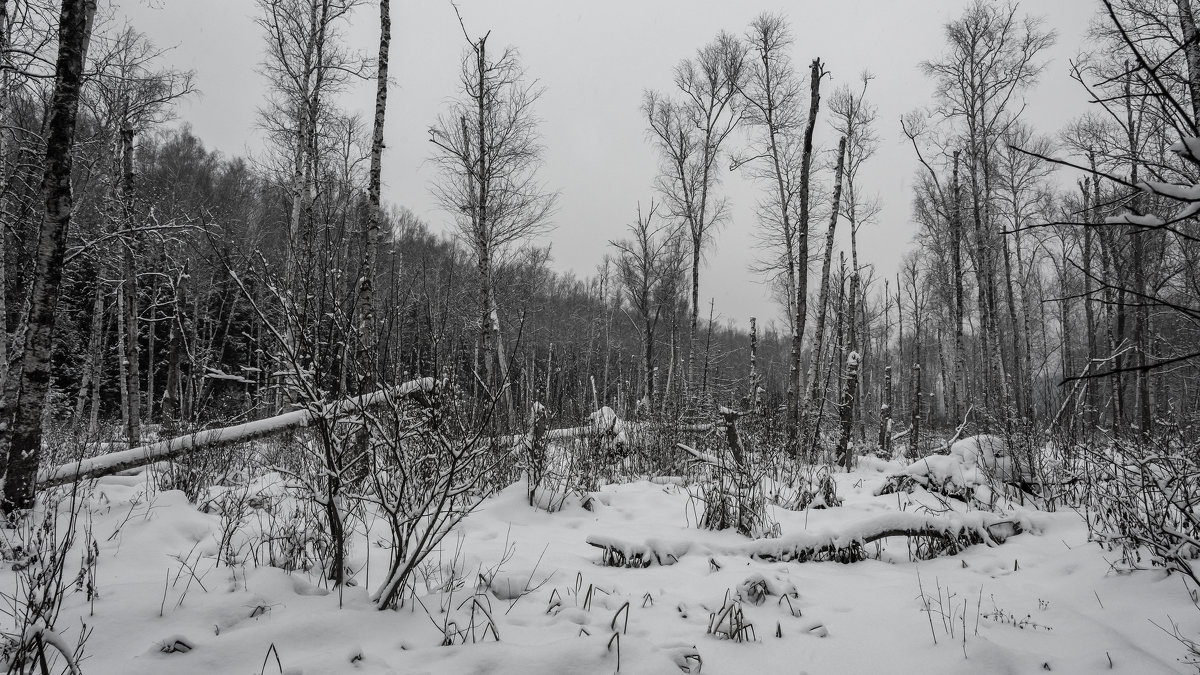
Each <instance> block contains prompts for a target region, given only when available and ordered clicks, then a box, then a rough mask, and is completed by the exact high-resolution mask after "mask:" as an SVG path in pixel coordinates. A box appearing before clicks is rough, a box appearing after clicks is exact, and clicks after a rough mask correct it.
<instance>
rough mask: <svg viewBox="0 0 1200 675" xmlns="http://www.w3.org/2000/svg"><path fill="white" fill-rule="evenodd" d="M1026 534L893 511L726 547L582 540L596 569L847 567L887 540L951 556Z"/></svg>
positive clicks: (962, 516) (1018, 526) (1002, 523)
mask: <svg viewBox="0 0 1200 675" xmlns="http://www.w3.org/2000/svg"><path fill="white" fill-rule="evenodd" d="M1027 529H1028V527H1027V524H1025V523H1023V522H1022V521H1021V520H1020V519H1017V518H1009V517H1004V516H1000V515H997V514H994V513H987V512H984V511H975V512H971V513H956V514H953V515H948V516H934V515H926V514H918V513H911V512H904V511H897V512H894V513H888V514H884V515H879V516H875V517H874V518H869V519H867V520H863V521H860V522H858V523H855V524H852V525H850V526H848V527H846V528H844V529H842V530H841V531H839V532H820V533H809V532H800V533H798V534H794V535H791V536H785V537H777V538H771V539H756V540H754V541H749V542H746V543H743V544H735V545H732V546H728V545H725V546H722V545H717V544H704V543H699V542H695V541H676V542H668V541H664V540H659V539H648V540H646V541H645V542H631V541H626V540H622V539H619V538H616V537H609V536H596V535H593V536H589V537H588V538H587V540H586V541H587V543H588V544H589V545H591V546H595V547H596V548H598V549H601V550H602V551H603V552H604V553H603V557H602V559H601V564H603V565H608V566H617V567H648V566H650V565H651V564H654V563H657V564H659V565H673V564H675V563H677V562H679V559H680V558H682V557H683V556H685V555H707V556H713V555H725V556H745V557H749V558H756V559H759V560H767V561H771V562H805V561H820V560H838V561H841V562H851V561H854V560H861V559H862V558H863V553H862V547H863V546H865V545H867V544H869V543H871V542H874V541H878V540H880V539H886V538H888V537H910V538H912V537H923V538H928V539H937V540H940V541H941V542H942V543H943V544H944V545H945V550H946V551H948V552H950V553H957V552H959V551H961V550H962V549H963V548H965V547H967V546H970V545H972V544H986V545H988V546H998V545H1000V544H1002V543H1004V541H1005V540H1006V539H1008V538H1009V537H1011V536H1013V535H1016V534H1020V533H1021V532H1024V531H1026V530H1027Z"/></svg>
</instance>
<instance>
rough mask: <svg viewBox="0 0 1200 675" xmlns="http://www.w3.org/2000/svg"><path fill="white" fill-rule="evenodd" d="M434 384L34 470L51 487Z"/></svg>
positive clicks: (338, 413) (427, 380) (424, 381)
mask: <svg viewBox="0 0 1200 675" xmlns="http://www.w3.org/2000/svg"><path fill="white" fill-rule="evenodd" d="M435 386H436V382H435V380H434V379H433V378H432V377H423V378H421V379H418V380H411V381H409V382H405V383H403V384H400V385H397V386H395V387H391V388H388V389H381V390H379V391H375V392H372V393H370V394H363V395H362V396H356V397H354V398H349V399H345V400H342V401H339V402H337V403H334V404H331V405H327V406H324V407H322V408H317V409H308V408H306V409H303V410H293V411H292V412H287V413H284V414H282V415H276V416H275V417H268V418H266V419H262V420H256V421H254V422H247V423H245V424H239V425H236V426H232V427H224V428H221V429H207V430H205V431H198V432H196V433H194V434H188V435H187V436H180V437H178V438H172V439H170V440H166V441H160V442H158V443H151V444H149V445H144V446H141V447H138V448H131V449H129V450H123V451H121V452H114V453H110V454H107V455H100V456H99V457H91V458H89V459H83V460H80V461H78V462H70V463H67V464H61V465H59V466H57V467H54V468H52V469H45V470H43V471H41V472H40V473H39V474H38V480H37V484H38V487H39V488H48V487H54V486H55V485H63V484H64V483H70V482H72V481H76V480H82V479H85V478H96V477H99V476H107V475H111V474H114V473H119V472H121V471H125V470H127V469H134V468H137V467H141V466H146V465H147V464H153V463H154V462H161V461H164V460H169V459H175V458H176V457H181V456H183V455H187V454H189V453H191V452H194V451H197V450H211V449H213V448H220V447H223V446H226V445H233V444H235V443H245V442H247V441H251V440H254V439H256V438H263V437H265V436H270V435H272V434H277V433H279V432H281V431H285V430H287V429H292V428H295V427H304V426H308V425H309V424H311V423H312V422H314V421H315V420H317V419H322V418H325V419H329V418H338V417H342V416H344V415H349V414H353V413H355V412H357V411H359V410H363V409H365V408H370V407H372V406H375V405H378V404H380V403H383V402H385V401H387V400H389V399H395V398H404V397H408V396H415V395H420V394H424V393H428V392H432V391H433V390H434V388H435Z"/></svg>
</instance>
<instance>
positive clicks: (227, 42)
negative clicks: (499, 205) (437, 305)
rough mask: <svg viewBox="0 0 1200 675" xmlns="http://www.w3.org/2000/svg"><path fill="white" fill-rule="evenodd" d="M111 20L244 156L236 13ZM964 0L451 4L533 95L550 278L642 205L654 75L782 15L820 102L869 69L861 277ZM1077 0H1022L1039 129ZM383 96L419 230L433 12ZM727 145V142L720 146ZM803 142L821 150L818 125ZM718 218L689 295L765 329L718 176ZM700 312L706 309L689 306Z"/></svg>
mask: <svg viewBox="0 0 1200 675" xmlns="http://www.w3.org/2000/svg"><path fill="white" fill-rule="evenodd" d="M115 2H117V4H119V5H120V9H119V13H120V14H123V15H125V16H127V17H128V20H129V21H130V23H132V24H133V25H134V26H135V27H136V28H138V29H139V30H141V31H142V32H144V33H146V34H148V35H149V36H150V37H151V38H152V39H153V40H154V41H155V42H156V44H158V45H159V46H160V47H172V48H173V49H172V51H170V52H169V53H168V54H167V56H166V57H165V58H166V60H167V61H168V62H169V63H170V64H171V65H173V66H174V67H177V68H182V69H189V68H190V69H194V70H195V71H196V80H197V83H198V86H199V88H200V90H201V93H200V95H199V96H197V97H195V98H193V99H191V100H190V101H188V102H186V103H184V104H182V106H181V109H180V112H179V117H180V119H181V121H187V122H188V123H190V124H191V125H192V127H193V129H194V132H195V133H196V134H197V135H198V136H199V137H200V138H201V139H202V140H203V141H204V142H205V143H206V144H207V145H209V146H210V147H213V148H216V149H218V150H220V151H222V152H224V153H226V154H231V155H232V154H240V155H245V154H249V153H258V152H260V150H261V148H262V139H261V134H260V132H259V130H258V129H257V128H256V125H255V124H256V111H257V108H258V106H259V105H260V104H261V100H262V96H263V91H264V89H265V83H264V81H263V79H262V77H261V76H260V75H259V74H258V73H257V70H258V64H259V62H260V61H261V60H262V53H263V50H262V36H261V34H260V31H259V29H258V27H257V26H256V25H255V23H254V14H255V12H256V4H255V3H254V2H253V0H115ZM966 4H967V2H966V0H917V1H910V2H903V1H899V0H823V1H821V2H815V1H811V0H810V1H807V2H787V3H783V2H777V1H776V2H770V1H761V2H760V1H756V0H749V1H744V2H733V1H732V0H669V1H660V0H641V1H637V0H590V1H587V2H579V1H574V0H504V1H500V0H459V2H458V5H459V8H460V10H461V12H462V14H463V17H464V19H465V21H466V25H467V28H468V30H469V31H470V33H471V35H472V36H473V37H474V36H477V35H482V34H483V33H484V32H486V31H489V30H490V31H491V37H490V38H489V45H494V47H493V48H498V47H500V46H502V45H512V46H515V47H517V48H518V49H519V50H520V52H521V55H522V58H523V61H524V63H525V66H526V70H527V73H528V74H529V76H531V77H533V78H537V79H538V80H539V81H540V83H541V84H542V85H543V86H544V87H545V90H546V91H545V94H544V96H543V98H542V99H541V100H540V101H539V103H538V106H537V114H538V115H539V116H540V117H541V119H542V125H541V131H542V136H543V140H544V143H545V146H546V154H545V166H544V168H543V170H542V174H541V175H542V178H543V180H544V181H545V182H546V184H547V185H548V186H549V187H551V188H553V189H557V190H559V191H560V193H561V197H560V202H559V204H560V207H559V210H558V212H557V214H556V216H555V218H554V224H555V229H554V231H553V232H552V233H551V234H550V235H548V241H549V242H550V243H552V244H553V254H554V262H553V264H554V265H555V266H556V267H557V268H559V269H571V270H575V271H576V272H577V274H578V275H579V276H586V275H590V274H592V273H593V272H594V270H595V268H596V266H597V265H598V264H599V263H600V261H601V258H602V256H603V254H604V253H605V252H606V250H608V247H607V242H608V241H609V240H611V239H615V238H620V237H622V236H623V234H624V233H623V229H624V227H625V225H626V224H628V223H629V222H630V220H631V219H632V218H633V217H634V214H635V210H636V207H637V203H638V201H639V200H640V201H642V202H643V203H646V202H648V201H649V200H650V199H651V198H652V197H653V196H654V193H653V190H652V185H653V181H654V176H655V174H656V172H657V167H658V160H657V157H656V155H655V153H654V151H653V149H652V148H651V147H650V145H649V143H648V141H647V139H646V135H645V124H644V122H643V119H642V117H641V115H640V113H639V105H640V102H641V96H642V92H643V91H644V90H645V89H647V88H655V89H667V88H668V87H669V86H670V78H671V69H672V68H673V66H674V65H675V64H676V63H678V62H679V61H680V60H681V59H682V58H684V57H687V56H690V55H692V54H693V53H694V51H695V50H696V48H697V47H699V46H701V45H703V44H704V43H705V42H707V41H708V40H710V39H711V38H712V37H713V36H714V35H716V34H717V33H718V32H719V31H721V30H728V31H731V32H736V33H741V32H742V31H743V30H744V29H745V27H746V26H747V24H748V23H749V22H750V21H751V19H753V18H754V17H755V16H756V15H757V14H759V13H761V12H763V11H772V12H776V11H782V12H784V13H785V15H786V16H787V17H788V18H789V19H790V22H791V25H792V30H793V33H794V34H795V38H796V42H795V45H794V47H793V52H792V57H793V60H794V62H795V64H796V65H797V66H798V69H799V70H800V71H801V72H802V73H806V72H807V67H806V66H807V64H808V62H809V61H810V60H811V59H812V58H814V57H820V58H821V59H822V60H824V61H825V62H826V64H827V68H828V70H829V71H830V72H831V73H832V81H830V80H826V82H825V84H824V85H823V87H822V91H823V92H824V93H826V94H828V92H831V91H832V90H833V89H834V88H835V87H836V86H838V85H840V84H842V83H851V84H853V83H855V82H856V81H857V79H858V74H859V73H860V72H861V71H863V70H864V69H869V70H870V71H871V72H872V73H874V74H875V80H874V81H873V82H872V83H871V86H870V89H869V92H868V97H869V99H870V100H871V101H872V102H873V103H875V104H876V105H877V106H878V109H879V119H878V134H879V136H880V140H881V144H880V148H879V152H878V154H877V155H876V156H875V158H874V159H873V160H872V161H871V162H870V163H869V164H868V165H867V166H866V167H865V168H864V170H863V175H862V188H861V189H863V190H865V191H866V192H868V193H870V192H874V193H876V194H878V196H879V197H880V200H881V205H882V212H881V214H880V217H879V219H878V222H877V223H876V224H875V225H874V226H872V227H870V228H868V229H866V230H864V231H862V234H861V237H860V244H859V246H860V257H861V258H862V261H863V262H864V263H869V264H873V265H874V266H875V267H876V270H877V272H878V273H879V274H883V275H889V276H890V275H893V274H894V273H895V271H896V269H897V268H898V263H899V260H900V257H901V255H902V254H903V252H904V251H905V250H907V249H908V247H909V246H910V240H911V238H912V236H913V233H914V226H913V225H912V221H911V217H910V211H911V208H910V203H911V194H910V190H911V183H912V177H913V175H914V171H915V170H916V167H917V163H916V159H915V157H914V155H913V153H912V149H911V146H909V145H908V144H907V141H906V139H904V137H903V136H902V135H901V134H900V131H899V118H900V115H901V114H903V113H905V112H907V111H909V110H913V109H915V108H919V107H922V106H926V105H928V104H929V103H930V101H931V95H932V87H931V85H930V83H929V82H928V81H927V80H926V79H925V78H924V76H922V74H921V73H920V71H919V68H918V64H919V63H920V62H921V61H922V60H925V59H930V58H934V57H936V56H937V55H938V54H939V53H940V52H941V50H942V49H943V47H942V29H943V25H944V24H945V23H946V22H947V21H948V20H950V19H952V18H954V17H956V16H958V15H959V14H960V13H961V11H962V9H963V8H964V7H965V6H966ZM1095 7H1096V4H1095V3H1094V2H1093V1H1092V0H1043V1H1041V2H1026V3H1024V5H1023V6H1022V9H1023V10H1025V11H1029V12H1031V13H1034V14H1038V15H1041V16H1043V17H1045V20H1046V25H1047V26H1048V27H1049V28H1052V29H1054V30H1055V31H1057V33H1058V35H1059V39H1058V44H1057V46H1056V47H1055V48H1054V49H1053V50H1051V51H1050V52H1049V53H1048V57H1049V58H1050V59H1051V63H1050V64H1049V67H1048V68H1047V69H1046V72H1045V74H1044V75H1043V77H1042V84H1041V85H1040V86H1039V87H1038V88H1037V89H1036V90H1034V91H1033V92H1031V93H1030V94H1029V95H1028V96H1027V98H1028V99H1029V100H1028V108H1027V110H1026V113H1025V119H1026V120H1027V121H1029V122H1030V123H1032V124H1034V125H1035V126H1036V127H1038V128H1039V130H1041V131H1043V132H1045V133H1053V132H1055V131H1057V130H1058V129H1059V128H1061V127H1062V126H1063V125H1064V124H1065V123H1066V122H1067V121H1068V120H1070V119H1071V118H1072V117H1074V116H1076V115H1078V114H1079V113H1080V112H1082V111H1083V110H1084V109H1085V108H1086V96H1085V94H1084V92H1083V91H1082V90H1081V88H1080V87H1079V86H1078V85H1077V84H1075V83H1074V82H1072V81H1071V80H1070V78H1069V77H1068V75H1067V72H1068V59H1071V58H1073V57H1074V56H1075V55H1076V54H1077V52H1078V51H1079V50H1080V43H1081V38H1082V35H1083V32H1084V29H1085V27H1086V25H1087V22H1088V20H1089V18H1090V17H1091V16H1092V14H1093V12H1094V10H1095ZM378 20H379V19H378V7H377V5H376V4H375V2H374V1H373V0H372V1H370V2H369V3H368V4H366V5H364V6H363V7H362V8H360V9H359V10H357V12H356V14H355V15H354V16H353V22H352V23H353V25H352V26H351V27H350V29H349V31H348V34H347V41H348V42H349V43H350V45H351V46H352V47H353V48H355V49H359V50H362V51H364V52H367V53H368V54H374V52H375V51H376V49H377V47H378ZM392 22H393V28H392V31H393V39H392V57H391V76H392V88H391V90H390V94H389V98H388V116H387V129H386V142H387V146H388V147H387V151H386V153H385V155H384V165H383V181H384V199H385V201H389V202H392V203H396V204H403V205H405V206H408V207H409V208H411V209H412V210H413V211H414V212H416V213H417V214H418V215H419V216H420V217H421V218H422V219H424V220H425V221H426V222H428V223H429V224H430V225H431V226H433V227H434V228H435V229H442V228H444V227H445V223H446V222H447V221H448V216H447V215H446V214H444V213H443V212H441V211H440V210H439V209H438V207H437V205H436V204H435V203H434V201H433V199H432V198H431V196H430V194H429V181H430V179H431V177H432V176H433V170H434V169H433V165H432V164H431V163H429V162H428V161H427V160H428V158H429V156H430V154H431V150H432V145H431V144H430V143H429V141H428V133H427V129H428V128H429V126H430V124H432V123H433V121H434V119H435V117H436V116H437V114H438V112H439V110H441V109H442V107H443V106H444V105H445V102H446V100H447V99H448V98H449V97H451V96H453V95H454V94H455V93H456V92H455V89H454V87H455V85H456V84H457V69H458V64H459V59H460V56H461V53H462V50H463V48H464V47H465V40H464V38H463V35H462V31H461V29H460V28H459V26H458V22H457V19H456V18H455V14H454V10H453V8H452V7H451V5H450V2H449V1H448V0H446V1H443V0H420V1H414V0H410V1H408V2H405V1H403V0H393V3H392ZM343 103H344V105H345V106H346V107H347V108H349V109H351V110H357V111H359V112H361V113H362V114H363V116H364V118H365V119H366V120H367V122H368V123H369V121H370V116H371V110H372V109H373V104H374V84H373V83H364V84H363V85H362V86H360V87H358V88H356V89H354V90H353V91H351V92H350V93H349V94H348V95H347V96H346V97H345V99H344V102H343ZM733 142H734V143H742V142H743V140H742V139H741V138H737V139H733ZM817 143H818V145H819V146H822V145H823V146H831V145H833V144H834V143H835V140H834V139H833V138H832V133H831V132H830V131H829V130H828V126H827V123H826V122H825V117H824V115H823V114H822V117H821V120H820V122H819V126H818V135H817ZM722 180H723V184H722V186H721V188H720V189H721V190H722V191H723V192H724V193H725V194H726V195H728V197H729V202H730V207H731V218H730V220H729V222H728V223H727V224H726V225H725V226H724V228H723V229H722V231H721V232H720V233H719V234H718V236H717V239H716V246H715V248H714V249H713V251H712V252H710V253H709V255H708V260H707V263H706V267H705V269H704V270H703V271H702V276H701V283H700V286H701V288H700V291H701V297H702V298H705V299H707V298H709V297H712V298H715V302H716V312H717V315H718V316H720V317H721V318H722V319H724V320H732V321H736V322H738V323H739V324H742V325H743V326H744V325H745V323H746V322H747V320H748V318H749V317H750V316H758V317H760V320H761V321H764V322H769V321H772V320H778V319H779V318H781V310H780V309H779V307H778V306H777V305H775V304H774V303H772V302H771V300H770V299H769V294H768V291H767V288H766V286H764V285H763V284H762V283H761V281H762V280H761V279H760V278H759V277H757V276H756V275H755V274H753V273H751V272H749V271H748V270H747V267H748V266H749V265H750V264H751V263H752V261H753V259H754V257H755V251H754V249H753V237H752V236H751V231H752V229H753V228H755V227H756V223H755V218H754V204H755V200H756V199H757V196H758V191H757V188H756V187H755V186H754V185H752V184H750V183H749V182H748V181H746V180H745V179H743V178H742V177H741V176H740V175H739V174H736V173H734V174H729V173H725V174H724V175H723V177H722ZM704 304H707V302H705V303H704Z"/></svg>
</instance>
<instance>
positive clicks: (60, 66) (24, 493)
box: [0, 0, 96, 516]
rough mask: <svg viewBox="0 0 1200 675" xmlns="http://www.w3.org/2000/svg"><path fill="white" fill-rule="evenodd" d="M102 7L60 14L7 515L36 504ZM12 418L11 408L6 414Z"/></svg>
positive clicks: (1, 436) (11, 427) (3, 448)
mask: <svg viewBox="0 0 1200 675" xmlns="http://www.w3.org/2000/svg"><path fill="white" fill-rule="evenodd" d="M95 12H96V2H95V0H63V2H62V11H61V13H60V15H59V44H58V59H57V63H56V65H55V82H54V92H53V94H52V97H51V101H50V111H49V116H48V119H47V122H46V164H45V169H44V173H43V175H42V186H41V187H42V195H43V197H44V199H45V202H44V209H45V210H44V212H43V217H42V226H41V231H40V232H39V234H38V245H37V249H36V258H35V260H34V273H33V286H32V288H30V290H29V302H28V310H27V312H28V314H27V316H28V322H27V325H28V329H27V331H26V333H25V338H24V339H25V342H24V345H23V348H22V350H21V360H20V366H19V371H18V372H17V373H16V374H15V376H16V377H17V378H19V379H18V381H17V390H16V395H15V397H14V398H13V399H12V401H11V405H12V406H13V410H12V417H11V420H12V422H11V424H0V456H7V458H8V477H7V480H6V481H5V483H4V498H3V502H2V503H0V509H2V510H3V511H4V513H5V514H6V515H10V516H11V515H12V514H13V513H14V512H17V511H24V510H26V509H29V508H30V507H32V506H33V504H34V499H35V482H36V480H37V469H38V461H39V459H40V457H41V449H42V427H41V422H42V413H43V410H44V408H45V405H46V395H47V394H48V393H49V390H50V352H51V347H52V346H53V340H54V333H55V311H56V310H57V308H58V298H59V294H60V292H61V286H62V277H63V261H64V257H65V255H66V248H67V231H68V229H69V228H70V224H71V215H72V209H73V201H72V193H71V163H72V157H71V145H72V143H73V142H74V140H75V122H76V116H77V113H78V110H79V90H80V88H81V86H82V83H83V65H84V61H85V59H86V55H87V48H88V42H89V38H90V36H91V30H92V17H93V16H94V15H95ZM0 412H2V413H3V415H0V422H8V411H7V410H5V411H0Z"/></svg>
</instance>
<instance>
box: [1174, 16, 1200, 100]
mask: <svg viewBox="0 0 1200 675" xmlns="http://www.w3.org/2000/svg"><path fill="white" fill-rule="evenodd" d="M1175 6H1176V7H1177V8H1178V9H1179V26H1180V28H1182V29H1183V53H1184V54H1185V55H1187V65H1188V81H1187V86H1188V94H1189V98H1190V99H1191V102H1192V119H1193V120H1196V119H1197V118H1200V34H1198V33H1197V31H1196V15H1195V14H1193V13H1192V0H1175Z"/></svg>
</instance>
